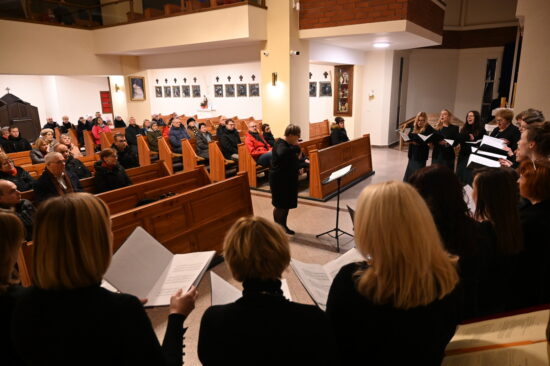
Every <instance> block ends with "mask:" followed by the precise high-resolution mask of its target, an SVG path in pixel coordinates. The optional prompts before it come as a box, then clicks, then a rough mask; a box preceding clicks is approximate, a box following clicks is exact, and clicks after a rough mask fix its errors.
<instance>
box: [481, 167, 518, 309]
mask: <svg viewBox="0 0 550 366" xmlns="http://www.w3.org/2000/svg"><path fill="white" fill-rule="evenodd" d="M512 173H515V172H514V171H508V169H507V168H483V169H479V170H477V171H475V172H474V184H473V189H474V190H473V193H472V196H473V198H474V201H475V204H476V210H475V215H474V217H475V219H476V220H477V221H478V222H479V228H480V230H481V231H482V234H483V236H484V240H485V243H486V245H487V256H488V260H487V263H486V264H485V268H486V270H487V273H488V276H489V277H488V279H487V281H486V282H485V283H480V291H479V296H478V300H479V309H480V315H482V316H483V315H488V314H494V313H497V312H502V311H506V310H509V309H513V308H516V307H517V306H518V303H520V299H519V298H518V294H519V291H520V287H521V286H522V284H521V281H520V273H519V258H520V254H521V252H522V250H523V237H522V233H521V223H520V219H519V212H518V202H519V190H518V185H517V183H516V180H517V177H516V176H514V175H513V174H512Z"/></svg>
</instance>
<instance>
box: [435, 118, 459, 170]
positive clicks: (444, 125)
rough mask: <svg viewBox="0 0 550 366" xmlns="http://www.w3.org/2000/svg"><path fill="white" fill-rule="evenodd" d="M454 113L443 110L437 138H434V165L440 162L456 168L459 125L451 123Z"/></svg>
mask: <svg viewBox="0 0 550 366" xmlns="http://www.w3.org/2000/svg"><path fill="white" fill-rule="evenodd" d="M452 117H453V114H452V113H451V111H449V110H448V109H443V110H441V113H440V114H439V121H438V122H437V125H436V126H435V130H436V132H437V137H438V138H437V139H435V140H434V149H433V152H432V165H434V164H440V165H444V166H446V167H448V168H449V169H451V170H452V171H453V172H454V170H455V149H454V147H455V146H457V145H458V144H459V141H458V140H459V131H458V126H455V125H453V124H451V119H452Z"/></svg>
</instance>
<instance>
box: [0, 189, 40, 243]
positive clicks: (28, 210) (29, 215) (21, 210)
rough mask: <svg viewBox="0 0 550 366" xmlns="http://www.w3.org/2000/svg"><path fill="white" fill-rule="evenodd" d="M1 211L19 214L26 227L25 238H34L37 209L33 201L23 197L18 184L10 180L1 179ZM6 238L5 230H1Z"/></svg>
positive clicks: (28, 239)
mask: <svg viewBox="0 0 550 366" xmlns="http://www.w3.org/2000/svg"><path fill="white" fill-rule="evenodd" d="M0 211H2V212H4V211H5V212H9V213H13V214H15V215H17V217H19V219H20V220H21V223H22V224H23V226H24V228H25V235H24V237H25V240H27V241H31V240H32V227H33V222H34V214H35V212H36V209H35V208H34V206H33V204H32V203H31V201H29V200H26V199H21V192H20V190H19V189H18V188H17V186H16V185H15V184H14V183H13V182H10V181H8V180H3V179H0ZM0 232H1V233H2V237H3V238H4V234H5V233H6V232H5V231H0Z"/></svg>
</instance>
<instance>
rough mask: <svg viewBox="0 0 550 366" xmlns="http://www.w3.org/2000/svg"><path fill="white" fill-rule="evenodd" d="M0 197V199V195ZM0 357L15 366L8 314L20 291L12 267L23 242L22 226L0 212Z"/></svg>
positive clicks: (11, 215)
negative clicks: (0, 235)
mask: <svg viewBox="0 0 550 366" xmlns="http://www.w3.org/2000/svg"><path fill="white" fill-rule="evenodd" d="M0 198H1V196H0ZM0 232H1V233H2V245H1V246H0V354H1V355H2V365H4V366H15V365H20V364H21V362H20V361H19V360H18V359H17V356H16V354H15V350H14V348H13V345H12V342H11V340H10V334H11V328H12V313H13V309H14V306H15V303H16V300H17V298H18V296H19V295H20V294H21V291H22V290H23V288H22V287H21V286H20V285H19V274H18V272H17V269H16V267H15V264H16V262H17V255H18V252H19V248H20V247H21V243H23V225H21V222H20V221H19V219H18V218H17V217H15V215H13V214H10V213H7V212H0Z"/></svg>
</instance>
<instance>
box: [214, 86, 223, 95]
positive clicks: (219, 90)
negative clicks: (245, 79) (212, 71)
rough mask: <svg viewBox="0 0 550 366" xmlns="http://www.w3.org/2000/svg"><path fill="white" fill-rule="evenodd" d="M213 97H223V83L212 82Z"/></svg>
mask: <svg viewBox="0 0 550 366" xmlns="http://www.w3.org/2000/svg"><path fill="white" fill-rule="evenodd" d="M214 97H216V98H223V85H222V84H214Z"/></svg>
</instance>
